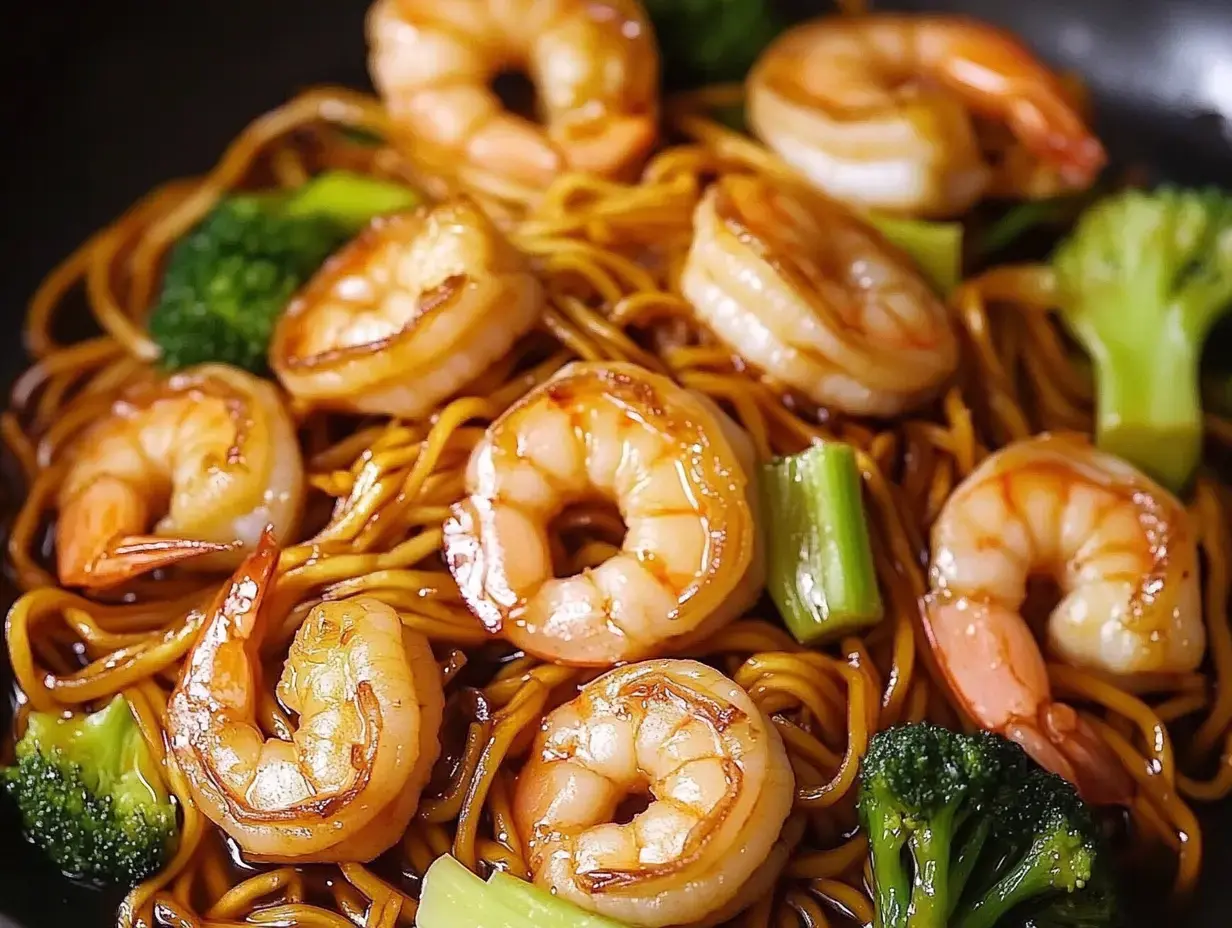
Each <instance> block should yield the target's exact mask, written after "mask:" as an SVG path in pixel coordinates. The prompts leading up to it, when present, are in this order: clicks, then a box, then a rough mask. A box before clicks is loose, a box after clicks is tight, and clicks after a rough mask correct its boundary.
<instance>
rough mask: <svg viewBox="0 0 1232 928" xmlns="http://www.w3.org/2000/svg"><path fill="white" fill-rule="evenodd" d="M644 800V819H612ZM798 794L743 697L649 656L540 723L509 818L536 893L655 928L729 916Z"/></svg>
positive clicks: (708, 675) (712, 676) (771, 734)
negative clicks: (522, 843) (631, 802)
mask: <svg viewBox="0 0 1232 928" xmlns="http://www.w3.org/2000/svg"><path fill="white" fill-rule="evenodd" d="M647 794H649V800H650V802H649V805H648V806H647V807H646V808H645V810H644V811H642V812H639V813H638V814H637V815H635V816H634V817H633V819H632V820H631V821H629V822H628V823H627V824H618V823H617V822H616V821H615V819H616V814H617V808H618V807H619V806H620V804H621V803H622V801H624V800H626V799H628V798H630V797H641V796H646V795H647ZM794 798H795V777H794V775H793V772H792V769H791V764H790V763H789V762H788V760H787V752H786V751H785V750H784V748H783V743H782V741H781V740H780V738H779V734H778V732H777V731H776V730H775V729H774V726H773V725H771V724H770V723H769V721H768V720H767V719H766V717H765V716H764V715H762V713H761V712H760V711H759V710H758V709H757V707H756V706H755V705H754V704H753V702H752V700H750V699H749V697H748V694H747V693H745V692H744V690H742V689H741V688H740V687H739V686H737V685H736V684H735V683H733V682H732V681H731V680H729V679H727V678H726V677H724V676H723V675H722V674H720V673H719V672H718V671H717V670H714V669H713V668H711V667H708V666H706V665H705V664H700V663H697V662H696V661H686V660H652V661H645V662H643V663H640V664H633V665H630V666H628V667H621V668H619V669H617V670H613V671H611V672H609V673H607V674H604V675H603V676H602V677H600V678H599V679H597V680H595V681H594V682H592V683H590V684H588V685H587V686H585V687H583V688H582V691H581V694H580V695H579V696H578V697H577V698H576V699H574V700H573V701H572V702H569V703H566V704H565V705H563V706H561V707H560V708H559V709H557V710H556V711H554V712H553V713H552V714H551V715H549V716H548V717H547V719H546V720H545V721H544V723H543V726H542V728H541V729H540V732H539V735H538V737H537V738H536V741H535V746H534V748H533V750H532V751H531V755H530V761H529V762H528V763H527V765H526V767H525V768H524V769H523V770H522V773H521V775H520V776H519V777H518V782H517V789H516V792H515V796H514V809H513V814H514V821H515V823H516V824H517V826H518V830H519V832H520V833H521V834H522V835H523V836H525V838H526V840H527V844H528V851H529V854H528V862H529V863H530V867H531V871H532V873H533V875H534V881H535V882H536V883H537V884H539V885H540V886H542V887H544V888H546V889H549V890H551V891H552V892H553V893H555V894H556V895H558V896H560V897H561V898H563V899H567V900H569V901H571V902H574V903H576V904H578V905H580V906H582V907H584V908H586V909H589V910H591V911H594V912H599V913H601V914H603V915H606V916H609V917H611V918H614V919H617V920H619V921H621V922H624V923H625V924H628V925H637V926H647V928H657V926H662V925H686V924H687V925H692V924H697V923H705V924H710V923H712V920H713V918H714V917H715V916H716V915H717V914H718V913H722V914H723V915H724V916H730V915H734V914H735V911H733V910H732V906H731V903H732V902H733V900H735V899H736V898H737V896H739V895H741V892H740V891H741V889H742V888H743V887H744V886H745V885H746V884H747V883H748V882H749V880H750V879H755V878H756V874H757V873H758V871H759V869H760V868H761V867H762V865H763V862H764V861H766V860H767V858H768V857H770V856H771V854H772V850H773V849H774V848H775V845H776V842H777V841H778V839H779V834H780V832H781V830H782V828H783V823H784V821H785V819H786V818H787V814H788V813H789V812H790V811H791V806H792V802H793V800H794ZM745 898H746V901H747V902H752V901H753V897H752V896H750V895H747V894H745ZM736 911H738V909H737V910H736Z"/></svg>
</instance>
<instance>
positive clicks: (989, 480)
mask: <svg viewBox="0 0 1232 928" xmlns="http://www.w3.org/2000/svg"><path fill="white" fill-rule="evenodd" d="M931 576H932V592H931V593H930V594H929V596H928V598H927V600H926V610H925V612H926V628H927V630H928V634H929V639H930V641H931V642H932V647H933V653H934V654H935V655H936V657H937V662H938V664H939V666H940V668H941V670H942V672H943V673H944V674H945V676H946V677H947V679H948V680H949V683H950V685H951V687H952V689H953V690H954V692H955V694H956V696H957V697H958V701H959V703H960V704H961V705H962V706H963V707H964V708H965V709H966V710H967V711H968V713H969V714H970V715H971V716H972V717H973V718H974V719H975V720H976V722H978V723H979V724H981V725H983V726H984V727H985V728H988V729H991V730H993V731H997V732H1000V733H1001V734H1003V735H1005V736H1006V737H1008V738H1011V739H1012V740H1014V741H1017V742H1018V743H1019V744H1021V745H1022V746H1023V747H1024V748H1026V750H1027V752H1028V753H1030V754H1031V755H1032V756H1033V757H1034V758H1035V759H1036V760H1037V761H1039V762H1040V763H1041V764H1042V765H1044V766H1045V767H1048V768H1049V769H1051V770H1052V771H1054V772H1055V773H1059V774H1061V775H1062V776H1064V777H1066V778H1067V779H1069V780H1070V781H1071V782H1073V783H1074V784H1075V785H1077V786H1078V787H1079V789H1080V790H1081V791H1082V792H1083V794H1084V795H1085V796H1086V797H1087V798H1088V799H1090V800H1093V801H1096V802H1119V801H1123V800H1124V799H1125V798H1126V797H1127V795H1129V791H1130V784H1129V782H1128V781H1127V780H1126V774H1125V773H1124V771H1123V770H1122V769H1121V767H1120V765H1119V763H1118V761H1117V759H1116V756H1115V755H1114V754H1112V753H1111V751H1110V750H1109V749H1108V748H1107V747H1106V746H1105V745H1104V743H1103V742H1102V740H1101V739H1100V738H1099V736H1098V735H1097V734H1096V733H1095V732H1094V731H1093V730H1092V729H1091V728H1090V727H1089V726H1088V725H1087V724H1086V722H1085V721H1083V719H1082V718H1081V717H1080V716H1079V715H1078V714H1077V713H1076V712H1075V711H1074V710H1073V709H1071V708H1070V707H1069V706H1066V705H1064V704H1062V703H1058V702H1055V701H1054V700H1053V699H1052V695H1051V692H1050V688H1049V682H1048V673H1047V670H1046V668H1045V666H1044V658H1043V656H1042V655H1041V653H1040V648H1039V645H1038V644H1037V643H1036V641H1035V637H1034V635H1033V634H1032V631H1031V627H1030V626H1029V625H1028V621H1027V619H1026V618H1024V616H1023V614H1022V609H1023V606H1024V603H1025V602H1026V601H1027V591H1028V581H1029V580H1031V579H1032V578H1038V577H1043V578H1046V579H1049V580H1051V581H1052V582H1053V583H1054V584H1055V585H1056V587H1057V589H1058V590H1059V593H1060V596H1061V599H1060V602H1059V603H1057V605H1056V606H1055V607H1054V608H1053V609H1052V611H1051V613H1050V614H1049V615H1048V617H1047V625H1046V629H1047V632H1046V634H1047V642H1048V646H1049V649H1050V650H1051V651H1052V653H1053V654H1055V655H1056V656H1057V657H1058V658H1060V659H1061V660H1063V661H1066V662H1068V663H1070V664H1074V665H1077V666H1083V667H1090V668H1095V669H1098V670H1102V671H1105V672H1108V673H1111V674H1116V675H1128V674H1135V673H1143V672H1152V671H1163V672H1169V671H1174V672H1184V671H1189V670H1193V669H1194V668H1195V667H1196V666H1197V665H1198V664H1199V663H1200V662H1201V660H1202V654H1203V650H1204V648H1205V629H1204V627H1203V624H1202V609H1201V594H1200V587H1199V580H1198V556H1197V545H1196V539H1195V536H1194V532H1193V528H1192V527H1191V526H1190V524H1189V519H1188V515H1187V514H1186V512H1185V509H1184V507H1183V506H1182V505H1181V504H1180V502H1179V501H1178V500H1176V499H1175V498H1174V497H1173V496H1172V495H1171V494H1170V493H1168V492H1167V491H1166V490H1164V489H1163V488H1161V487H1159V486H1157V485H1156V484H1155V483H1153V482H1152V481H1151V480H1149V479H1148V478H1147V477H1146V476H1144V475H1143V474H1141V473H1139V472H1138V471H1136V470H1135V469H1134V468H1133V467H1131V466H1130V465H1129V464H1126V463H1125V462H1124V461H1122V460H1120V459H1119V458H1115V457H1113V456H1111V455H1108V454H1104V453H1102V452H1099V451H1096V450H1095V449H1094V448H1092V447H1091V446H1090V445H1089V444H1088V443H1087V442H1086V441H1085V440H1083V439H1080V438H1077V437H1069V436H1065V437H1061V436H1047V435H1045V436H1042V437H1038V438H1033V439H1029V440H1026V441H1020V442H1017V443H1015V444H1013V445H1009V446H1007V447H1006V448H1003V449H1002V450H1001V451H999V452H997V453H996V454H994V455H993V456H992V457H990V458H988V459H987V460H986V461H984V463H983V464H981V465H980V466H979V467H978V468H977V469H976V470H975V472H974V473H972V474H971V476H969V477H968V478H967V479H966V480H964V481H963V483H962V484H960V485H959V487H958V488H957V489H956V490H955V491H954V493H953V494H952V495H951V496H950V498H949V500H948V501H947V502H946V504H945V507H944V509H942V511H941V514H940V515H939V517H938V518H937V521H936V523H935V524H934V526H933V532H932V568H931Z"/></svg>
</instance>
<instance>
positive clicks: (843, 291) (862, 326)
mask: <svg viewBox="0 0 1232 928" xmlns="http://www.w3.org/2000/svg"><path fill="white" fill-rule="evenodd" d="M680 286H681V290H682V291H683V293H684V295H685V297H686V298H687V299H688V300H689V302H690V303H692V304H693V307H694V309H695V310H696V311H697V314H698V316H699V317H700V318H701V320H702V321H703V322H704V323H705V324H706V325H708V326H709V327H710V328H711V329H712V330H713V331H714V333H715V335H717V336H718V337H719V338H720V339H722V340H723V341H724V342H726V343H727V344H728V346H729V347H731V349H732V350H733V351H735V352H737V353H738V354H740V355H741V356H743V357H744V358H745V360H747V361H748V362H749V363H751V364H753V365H755V366H756V367H759V368H761V369H762V370H764V371H766V372H768V373H770V374H771V375H772V376H773V377H774V378H775V379H776V380H779V381H781V382H782V383H785V384H786V385H788V386H790V387H794V388H795V389H797V390H799V391H800V392H802V393H803V394H805V395H806V396H807V397H808V398H809V399H811V400H813V401H814V402H816V403H819V404H821V405H823V406H829V407H833V408H835V409H839V410H842V411H843V412H848V413H853V414H857V415H875V416H891V415H894V414H896V413H899V412H902V411H903V410H904V409H906V408H909V407H911V406H913V405H915V404H917V403H919V402H920V401H921V400H923V399H926V398H927V397H929V396H931V395H932V394H933V393H935V392H936V390H937V388H938V387H939V386H940V385H941V384H942V383H943V382H944V381H945V379H946V378H947V377H949V376H950V374H951V373H953V371H954V369H955V367H956V366H957V364H958V341H957V338H956V336H955V334H954V327H953V324H952V321H951V319H950V315H949V312H948V310H947V309H946V307H945V305H944V304H943V303H942V302H941V301H940V300H938V299H937V297H936V296H934V295H933V293H932V291H931V290H930V289H929V287H928V284H927V283H925V282H924V280H923V278H921V277H920V275H919V274H918V273H917V272H916V271H915V269H914V268H913V267H912V266H911V263H910V261H909V259H907V258H906V257H905V256H903V255H902V254H900V253H899V252H898V251H897V250H896V249H895V248H893V247H892V246H891V245H890V244H889V243H888V242H886V241H885V240H884V239H882V238H881V236H880V235H878V234H877V233H876V232H875V231H874V230H873V229H871V228H869V227H868V226H866V225H865V224H864V223H862V222H861V221H860V220H858V219H856V218H855V217H854V216H852V215H851V214H849V213H848V212H847V211H846V210H845V209H844V208H843V207H841V206H839V205H838V204H835V203H833V202H831V201H826V200H824V199H822V198H821V197H814V196H813V195H811V194H808V193H806V192H804V191H790V190H788V189H787V188H785V187H783V186H780V185H777V184H775V183H774V182H771V181H769V180H766V179H762V178H757V177H749V176H743V175H729V176H727V177H723V178H722V179H720V180H719V181H718V182H717V183H716V184H714V185H713V186H712V187H711V188H710V189H709V190H707V191H706V194H705V196H703V197H702V200H701V202H700V203H699V204H698V207H697V211H696V216H695V219H694V233H693V244H692V246H691V248H690V250H689V254H688V257H687V259H686V261H685V267H684V271H683V274H682V276H681V281H680Z"/></svg>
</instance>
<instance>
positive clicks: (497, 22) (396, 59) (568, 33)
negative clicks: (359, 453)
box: [367, 0, 659, 186]
mask: <svg viewBox="0 0 1232 928" xmlns="http://www.w3.org/2000/svg"><path fill="white" fill-rule="evenodd" d="M367 32H368V43H369V46H370V49H371V52H370V55H369V59H368V67H369V71H370V72H371V75H372V81H373V83H374V84H375V85H376V87H377V89H378V90H379V91H380V93H381V96H382V97H384V99H385V104H386V106H387V108H388V109H389V112H390V115H391V116H392V118H393V120H394V121H395V123H399V124H401V125H402V126H403V127H404V128H405V129H406V131H407V133H408V134H409V135H411V136H413V137H414V138H415V139H418V140H425V141H427V142H428V143H429V144H431V145H434V146H436V147H438V148H440V149H442V150H443V151H445V152H447V153H449V154H450V155H451V156H452V157H453V158H455V159H461V160H462V161H463V162H464V163H466V164H468V165H471V166H473V167H476V168H479V169H481V170H484V171H486V172H489V173H492V174H495V175H497V176H501V177H509V178H511V179H513V180H516V181H518V182H521V183H523V184H528V185H533V186H540V185H545V184H547V183H548V182H549V181H551V180H552V178H554V177H555V176H556V175H557V174H559V173H560V172H561V171H562V170H565V169H571V170H576V171H585V172H588V173H593V174H599V175H605V176H608V175H622V174H626V173H628V171H629V170H630V169H631V168H632V167H634V166H635V165H636V164H638V163H639V162H640V161H641V160H642V159H643V158H644V157H645V155H646V154H647V153H648V152H649V151H650V149H651V147H652V146H653V145H654V141H655V136H656V133H657V128H656V127H657V118H658V117H657V108H658V101H657V95H658V87H659V58H658V49H657V46H656V45H655V39H654V35H653V34H652V32H651V29H650V25H649V22H648V21H647V18H646V14H645V11H644V10H643V9H642V8H641V4H640V3H639V2H638V0H450V2H448V3H439V2H434V0H377V2H376V3H375V4H373V6H372V8H371V10H370V11H369V14H368V24H367ZM518 68H525V69H526V71H527V73H528V74H529V76H530V78H531V80H532V81H533V82H534V84H535V87H536V89H537V91H538V99H539V104H540V111H541V112H540V117H541V120H542V122H543V125H542V126H539V125H536V124H535V123H533V122H531V121H530V120H527V119H523V118H521V117H519V116H516V115H514V114H513V113H511V112H509V111H508V110H506V109H505V108H504V106H503V105H502V103H501V101H500V98H499V97H497V95H496V94H495V93H494V92H493V91H492V90H491V88H490V84H491V80H492V78H494V77H495V76H496V75H497V74H499V73H500V72H502V71H508V70H512V69H518Z"/></svg>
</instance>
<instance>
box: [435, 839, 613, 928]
mask: <svg viewBox="0 0 1232 928" xmlns="http://www.w3.org/2000/svg"><path fill="white" fill-rule="evenodd" d="M415 925H416V928H625V926H623V925H621V924H620V923H619V922H615V921H612V920H611V919H610V918H604V917H603V916H602V915H595V914H594V913H592V912H587V911H585V910H584V909H580V908H578V907H577V906H575V905H573V904H571V903H569V902H566V901H564V900H563V899H557V898H556V897H555V896H553V895H552V894H551V893H548V892H544V891H543V890H542V889H539V888H538V887H536V886H533V885H531V884H530V883H527V882H526V881H524V880H519V879H518V878H517V877H513V876H510V875H509V874H507V873H500V872H496V873H493V874H492V876H491V877H489V878H488V881H487V882H486V883H485V882H483V881H482V880H480V879H479V877H477V876H475V874H473V873H471V872H470V871H469V870H467V869H466V868H465V867H464V866H462V864H460V863H458V861H457V860H455V859H454V858H453V857H451V856H449V855H448V854H447V855H445V856H444V857H440V858H437V860H436V861H435V862H434V863H433V864H432V866H431V867H429V868H428V872H427V873H426V874H424V883H423V890H422V892H421V893H420V895H419V910H418V911H417V912H416V913H415Z"/></svg>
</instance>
